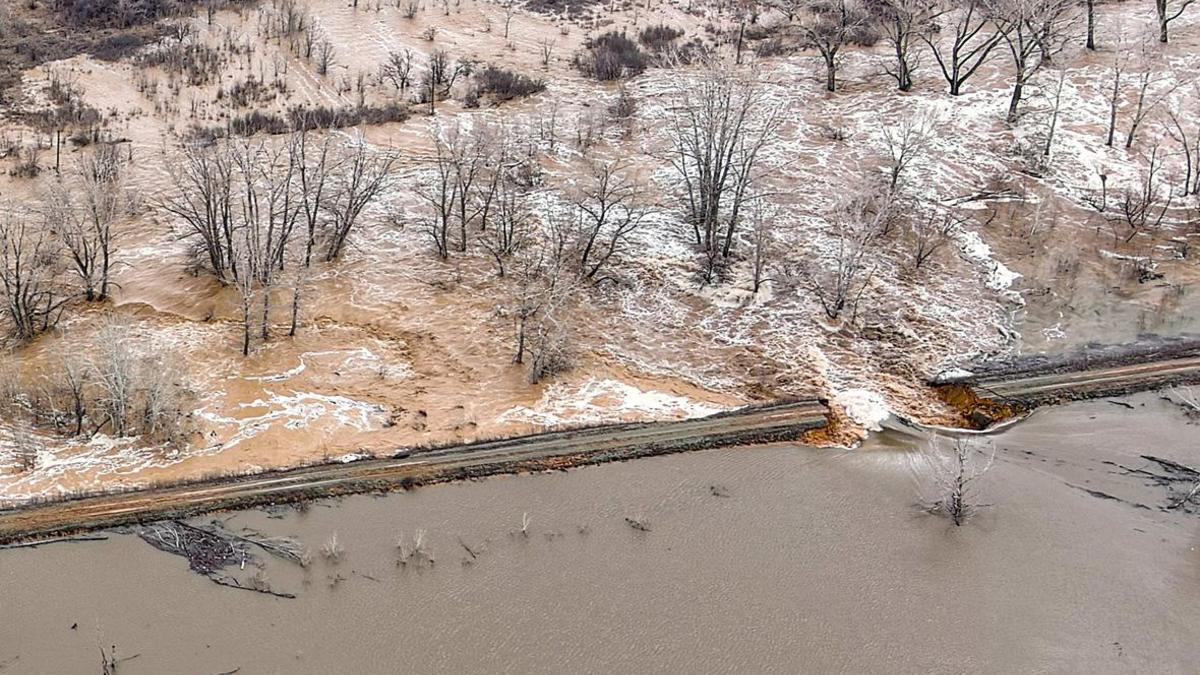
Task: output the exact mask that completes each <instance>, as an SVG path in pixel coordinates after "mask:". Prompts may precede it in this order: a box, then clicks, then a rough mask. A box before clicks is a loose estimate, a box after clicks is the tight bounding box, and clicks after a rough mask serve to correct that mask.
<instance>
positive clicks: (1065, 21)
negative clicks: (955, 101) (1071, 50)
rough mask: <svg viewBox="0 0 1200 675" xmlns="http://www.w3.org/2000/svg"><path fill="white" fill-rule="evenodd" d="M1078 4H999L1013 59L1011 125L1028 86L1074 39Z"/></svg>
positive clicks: (996, 16)
mask: <svg viewBox="0 0 1200 675" xmlns="http://www.w3.org/2000/svg"><path fill="white" fill-rule="evenodd" d="M1076 10H1077V6H1076V0H1000V1H999V2H998V3H997V8H996V10H995V11H994V13H993V20H994V21H995V23H996V26H997V28H998V30H999V31H1000V35H1001V36H1002V37H1003V39H1004V42H1005V43H1006V44H1007V45H1008V49H1009V53H1010V54H1011V55H1012V65H1013V92H1012V98H1011V100H1010V101H1009V105H1008V115H1007V118H1006V119H1007V120H1008V122H1009V123H1010V124H1011V123H1014V122H1016V121H1017V112H1018V107H1019V106H1020V103H1021V99H1022V97H1023V96H1024V92H1025V86H1026V85H1027V84H1028V83H1029V80H1030V79H1031V78H1032V77H1033V76H1034V74H1036V73H1037V72H1038V71H1039V70H1040V69H1041V68H1042V67H1043V66H1045V65H1048V64H1049V63H1051V62H1052V60H1053V59H1054V57H1055V56H1057V55H1058V54H1059V53H1061V52H1062V51H1063V50H1064V49H1065V48H1066V47H1067V44H1068V43H1069V42H1070V41H1071V40H1072V39H1073V38H1074V37H1075V24H1076V20H1077V18H1078V16H1077V11H1076Z"/></svg>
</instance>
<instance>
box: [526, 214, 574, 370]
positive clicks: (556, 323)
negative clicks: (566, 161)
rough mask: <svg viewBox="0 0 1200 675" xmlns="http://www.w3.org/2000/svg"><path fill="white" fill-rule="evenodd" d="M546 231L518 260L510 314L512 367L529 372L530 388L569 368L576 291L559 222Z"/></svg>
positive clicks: (563, 234) (564, 235)
mask: <svg viewBox="0 0 1200 675" xmlns="http://www.w3.org/2000/svg"><path fill="white" fill-rule="evenodd" d="M547 225H548V228H547V229H546V230H544V231H542V232H541V233H540V234H541V236H540V237H538V240H537V245H536V246H533V247H530V248H528V249H526V250H524V251H523V252H522V254H521V255H519V256H518V261H517V266H516V270H515V274H514V275H513V276H514V277H516V279H515V283H516V285H517V287H516V290H515V293H514V297H513V306H512V308H511V311H510V314H511V316H512V320H513V329H514V338H515V343H516V344H515V350H514V354H513V363H516V364H522V365H525V366H526V380H527V381H528V382H529V383H530V384H536V383H537V382H539V381H541V380H542V379H543V378H545V377H547V376H549V375H552V374H554V373H555V372H557V371H559V370H562V369H564V368H566V367H567V365H568V363H569V354H568V345H567V340H568V330H567V329H568V326H567V324H566V318H567V316H568V314H567V312H566V311H565V309H566V308H567V307H568V306H569V302H570V300H571V298H572V296H573V292H574V289H575V287H574V285H573V284H572V282H571V280H570V279H569V278H568V276H567V275H566V274H565V273H564V270H563V263H564V256H565V251H566V232H565V231H564V230H563V229H561V228H559V227H558V224H557V223H556V222H555V221H550V222H549V223H547Z"/></svg>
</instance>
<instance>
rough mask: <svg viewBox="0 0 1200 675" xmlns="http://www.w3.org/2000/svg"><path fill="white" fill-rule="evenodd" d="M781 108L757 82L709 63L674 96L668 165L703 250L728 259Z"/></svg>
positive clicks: (699, 245) (779, 120)
mask: <svg viewBox="0 0 1200 675" xmlns="http://www.w3.org/2000/svg"><path fill="white" fill-rule="evenodd" d="M783 112H784V107H783V106H782V105H779V104H778V103H773V104H771V103H768V102H767V101H766V100H765V99H764V95H763V92H762V89H761V87H760V86H759V84H758V82H757V80H756V79H755V78H753V77H751V78H745V77H741V76H739V75H737V74H735V73H733V72H731V71H730V70H728V69H725V68H722V67H721V65H720V64H713V66H712V67H710V68H709V69H708V70H707V71H706V72H705V73H704V75H703V76H702V77H701V78H700V80H699V81H698V82H690V83H686V84H684V85H683V86H682V87H681V88H680V90H679V91H678V92H677V94H676V100H675V101H674V114H673V115H672V118H671V122H670V124H671V126H670V128H669V131H668V133H669V134H670V137H671V143H672V148H671V154H670V163H671V167H672V168H673V169H674V170H675V173H676V174H677V175H678V176H679V178H680V180H681V182H682V183H683V193H684V207H685V209H686V212H687V221H688V223H689V224H690V225H691V226H692V231H693V234H694V235H695V241H696V246H697V247H699V248H700V250H701V252H702V253H705V254H713V255H715V254H716V252H717V251H719V252H720V255H721V256H722V257H728V256H729V254H730V251H731V249H732V247H733V242H734V234H735V232H736V230H737V228H738V225H739V223H740V220H741V215H742V210H743V208H744V207H745V205H746V203H747V201H748V200H750V199H752V198H753V197H754V196H755V185H756V183H757V181H758V179H759V178H760V177H761V174H762V166H761V164H762V157H761V153H762V151H763V149H764V148H766V147H767V146H768V145H770V144H771V143H772V142H773V141H774V140H775V137H776V132H777V130H778V127H779V124H780V122H781V121H782V114H783Z"/></svg>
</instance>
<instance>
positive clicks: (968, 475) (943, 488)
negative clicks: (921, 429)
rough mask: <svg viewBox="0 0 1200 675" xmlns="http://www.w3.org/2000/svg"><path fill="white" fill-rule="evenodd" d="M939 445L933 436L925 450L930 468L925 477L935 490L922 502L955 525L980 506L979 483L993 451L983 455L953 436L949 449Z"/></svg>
mask: <svg viewBox="0 0 1200 675" xmlns="http://www.w3.org/2000/svg"><path fill="white" fill-rule="evenodd" d="M939 446H940V443H939V442H938V441H937V440H935V441H934V442H933V443H932V444H931V447H930V449H929V450H928V451H927V452H926V453H925V459H926V462H927V464H928V470H929V474H928V476H927V480H929V481H930V482H931V483H932V485H931V488H932V490H934V491H935V492H936V494H935V495H932V496H927V497H925V498H923V501H924V502H925V503H924V506H925V508H926V509H927V510H928V511H929V512H930V513H934V514H937V515H942V516H945V517H947V518H949V519H950V520H952V521H953V522H954V525H955V526H956V527H957V526H961V525H963V524H964V523H966V522H967V521H968V520H970V519H971V518H972V517H973V516H974V515H975V514H977V513H978V511H979V509H980V508H981V507H982V506H983V505H982V504H979V503H978V501H979V492H980V483H981V482H982V479H983V477H984V476H985V475H986V474H987V472H988V470H989V469H991V468H992V462H993V461H994V460H995V457H996V452H995V450H992V451H991V452H989V453H988V454H987V455H986V459H984V458H983V457H982V456H983V454H984V453H983V452H982V451H979V450H976V449H975V448H973V447H972V446H971V444H970V443H969V442H968V441H966V440H964V439H957V440H955V441H954V445H953V447H952V448H951V449H950V451H949V452H945V451H943V450H942V449H941V448H940V447H939Z"/></svg>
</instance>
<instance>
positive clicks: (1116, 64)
mask: <svg viewBox="0 0 1200 675" xmlns="http://www.w3.org/2000/svg"><path fill="white" fill-rule="evenodd" d="M1123 35H1124V32H1123V31H1121V30H1120V29H1118V32H1117V46H1116V49H1114V50H1113V60H1112V89H1111V90H1110V91H1109V96H1108V140H1107V141H1106V142H1105V145H1107V146H1108V147H1110V148H1111V147H1112V146H1113V142H1114V141H1115V140H1116V135H1117V112H1118V111H1119V109H1120V106H1121V90H1122V84H1123V83H1122V78H1123V77H1124V75H1125V70H1126V68H1127V67H1128V65H1129V58H1130V54H1129V50H1128V49H1126V48H1125V47H1126V43H1125V39H1124V37H1123Z"/></svg>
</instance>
